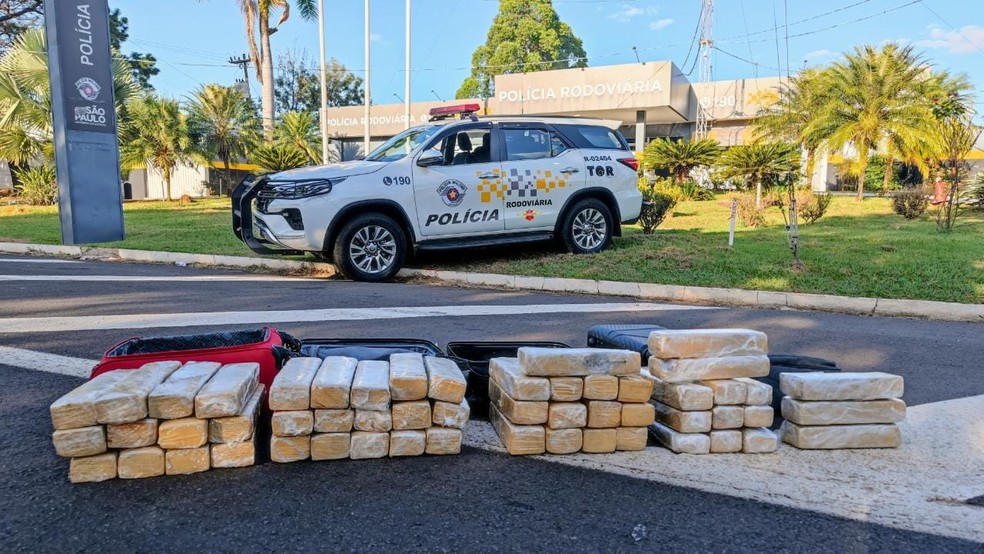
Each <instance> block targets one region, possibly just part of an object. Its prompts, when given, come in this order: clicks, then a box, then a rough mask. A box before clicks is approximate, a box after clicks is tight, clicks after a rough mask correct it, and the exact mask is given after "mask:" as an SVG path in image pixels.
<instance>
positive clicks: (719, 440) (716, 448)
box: [710, 429, 744, 454]
mask: <svg viewBox="0 0 984 554" xmlns="http://www.w3.org/2000/svg"><path fill="white" fill-rule="evenodd" d="M710 436H711V452H713V453H716V454H732V453H735V452H741V446H742V440H743V436H744V434H743V433H742V432H741V431H740V430H738V429H730V430H724V431H711V432H710Z"/></svg>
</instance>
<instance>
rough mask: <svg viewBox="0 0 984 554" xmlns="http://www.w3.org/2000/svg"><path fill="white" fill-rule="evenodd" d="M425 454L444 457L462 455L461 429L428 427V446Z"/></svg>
mask: <svg viewBox="0 0 984 554" xmlns="http://www.w3.org/2000/svg"><path fill="white" fill-rule="evenodd" d="M424 452H426V453H427V454H430V455H435V456H443V455H448V454H460V453H461V429H451V428H450V427H428V428H427V445H426V447H425V448H424Z"/></svg>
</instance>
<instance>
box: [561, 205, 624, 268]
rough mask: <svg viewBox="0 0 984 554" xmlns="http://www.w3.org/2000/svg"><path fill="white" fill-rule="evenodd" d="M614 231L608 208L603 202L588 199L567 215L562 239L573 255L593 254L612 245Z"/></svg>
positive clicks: (562, 227) (562, 224)
mask: <svg viewBox="0 0 984 554" xmlns="http://www.w3.org/2000/svg"><path fill="white" fill-rule="evenodd" d="M614 230H615V227H614V221H613V218H612V212H611V210H609V209H608V206H606V205H605V204H604V202H602V201H601V200H597V199H594V198H586V199H584V200H581V201H579V202H577V203H576V204H574V206H573V207H572V208H571V209H570V210H568V211H567V213H566V214H565V216H564V220H563V223H561V227H560V239H561V242H562V243H563V245H564V248H565V249H567V251H568V252H570V253H571V254H593V253H595V252H601V251H602V250H604V249H606V248H608V246H609V245H611V243H612V235H613V233H614Z"/></svg>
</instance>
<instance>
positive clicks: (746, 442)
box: [649, 329, 778, 454]
mask: <svg viewBox="0 0 984 554" xmlns="http://www.w3.org/2000/svg"><path fill="white" fill-rule="evenodd" d="M649 351H650V353H651V357H650V358H649V375H650V377H651V378H652V380H653V395H652V404H653V405H654V406H655V407H656V422H655V423H654V424H653V425H652V427H651V429H652V433H653V435H654V436H655V438H656V440H658V441H659V442H660V443H662V444H663V445H664V446H666V447H667V448H669V449H670V450H672V451H674V452H677V453H686V454H708V453H711V452H714V453H728V452H732V453H733V452H744V453H749V454H753V453H767V452H774V451H775V450H776V448H777V446H778V437H777V436H776V434H775V433H774V432H772V431H770V430H769V429H768V427H770V426H771V425H772V422H773V418H774V416H775V413H774V411H773V409H772V406H771V405H770V404H771V402H772V387H770V386H769V385H766V384H764V383H760V382H758V381H755V380H754V379H751V377H763V376H766V375H768V374H769V358H768V342H767V338H766V336H765V334H764V333H761V332H759V331H751V330H747V329H690V330H659V331H653V332H652V333H651V334H650V335H649Z"/></svg>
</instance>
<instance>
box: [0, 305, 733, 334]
mask: <svg viewBox="0 0 984 554" xmlns="http://www.w3.org/2000/svg"><path fill="white" fill-rule="evenodd" d="M707 309H714V308H710V307H706V306H684V305H678V304H653V303H644V302H637V303H606V304H533V305H523V304H517V305H465V306H422V307H401V306H394V307H386V308H327V309H319V310H282V311H262V312H260V311H257V312H205V313H198V312H186V313H173V314H122V315H96V316H77V317H68V316H59V317H11V318H0V334H4V333H54V332H63V331H82V330H85V331H101V330H107V329H147V328H155V327H198V326H213V325H230V324H238V325H245V324H273V323H293V322H316V321H363V320H374V319H376V320H379V319H410V318H420V317H460V316H496V315H529V314H555V313H617V312H659V311H667V310H707Z"/></svg>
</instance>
